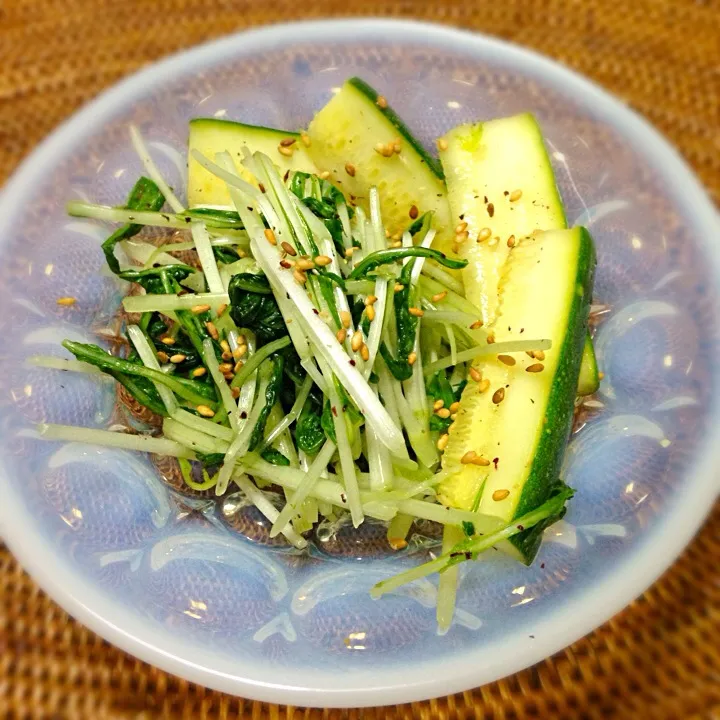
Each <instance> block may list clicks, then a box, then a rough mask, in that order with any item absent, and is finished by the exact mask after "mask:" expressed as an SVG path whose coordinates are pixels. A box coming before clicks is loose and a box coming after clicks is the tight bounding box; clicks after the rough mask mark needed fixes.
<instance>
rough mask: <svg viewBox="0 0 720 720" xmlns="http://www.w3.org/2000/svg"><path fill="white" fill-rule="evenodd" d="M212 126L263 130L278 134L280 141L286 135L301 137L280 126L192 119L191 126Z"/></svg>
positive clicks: (216, 119)
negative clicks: (272, 126)
mask: <svg viewBox="0 0 720 720" xmlns="http://www.w3.org/2000/svg"><path fill="white" fill-rule="evenodd" d="M203 126H207V127H212V128H219V127H226V128H231V127H235V128H238V129H239V130H241V129H242V130H247V131H249V132H256V131H262V132H263V133H265V134H267V135H271V136H272V135H277V139H278V142H280V140H282V139H283V138H286V137H294V138H299V137H300V133H296V132H290V131H288V130H279V129H278V128H271V127H267V126H265V125H250V124H249V123H243V122H239V121H238V120H225V119H224V118H205V117H201V118H193V119H192V120H190V127H191V128H193V127H203Z"/></svg>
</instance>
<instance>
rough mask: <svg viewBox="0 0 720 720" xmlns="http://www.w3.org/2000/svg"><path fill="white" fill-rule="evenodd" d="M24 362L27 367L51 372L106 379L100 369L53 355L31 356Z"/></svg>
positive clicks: (80, 361)
mask: <svg viewBox="0 0 720 720" xmlns="http://www.w3.org/2000/svg"><path fill="white" fill-rule="evenodd" d="M25 362H26V363H27V364H28V365H35V366H36V367H44V368H50V369H52V370H65V371H71V372H80V373H88V374H89V375H98V376H100V377H107V376H106V375H104V374H103V371H102V370H100V368H98V367H95V366H94V365H90V364H89V363H86V362H82V360H67V359H66V358H59V357H55V356H54V355H31V356H30V357H29V358H27V359H26V360H25Z"/></svg>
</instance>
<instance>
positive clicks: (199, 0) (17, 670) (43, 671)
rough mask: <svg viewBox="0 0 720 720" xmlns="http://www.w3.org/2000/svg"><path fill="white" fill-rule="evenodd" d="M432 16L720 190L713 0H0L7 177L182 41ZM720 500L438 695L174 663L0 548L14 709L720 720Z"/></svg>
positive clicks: (34, 713)
mask: <svg viewBox="0 0 720 720" xmlns="http://www.w3.org/2000/svg"><path fill="white" fill-rule="evenodd" d="M349 14H355V15H394V16H404V17H408V16H411V17H419V18H423V19H427V20H433V21H437V22H444V23H450V24H454V25H458V26H461V27H464V28H470V29H477V30H481V31H484V32H487V33H491V34H495V35H499V36H501V37H504V38H507V39H510V40H513V41H515V42H517V43H520V44H523V45H526V46H529V47H532V48H535V49H537V50H539V51H541V52H543V53H545V54H547V55H551V56H553V57H555V58H557V59H559V60H561V61H562V62H564V63H566V64H568V65H569V66H571V67H573V68H575V69H576V70H579V71H580V72H582V73H585V74H586V75H588V76H590V77H592V78H594V79H595V80H596V81H597V82H599V83H600V84H602V85H604V86H605V87H607V88H608V89H610V90H611V91H613V92H614V93H616V94H617V95H619V96H620V97H622V98H623V99H625V100H626V101H627V102H629V103H630V105H632V106H633V107H634V108H636V109H637V110H639V111H640V112H641V113H643V114H644V115H646V116H647V117H648V118H649V119H650V120H651V121H652V122H653V123H654V124H655V125H656V126H657V127H658V128H659V129H660V130H661V131H662V132H664V133H665V134H666V135H667V136H669V137H670V139H671V140H672V141H673V142H674V143H675V144H676V145H677V147H678V148H679V149H680V151H681V152H682V153H683V154H684V156H685V157H686V158H687V159H688V160H689V162H690V163H691V164H692V165H693V167H694V168H695V170H696V172H697V173H698V174H699V175H700V177H701V179H702V180H703V181H704V182H705V184H706V185H707V186H708V188H709V190H710V192H711V193H712V195H713V197H714V198H715V200H716V201H720V3H718V2H716V1H715V0H693V1H691V0H640V1H639V2H633V1H632V0H620V1H619V2H609V1H607V0H502V2H499V3H490V2H487V0H475V2H472V0H446V2H444V3H443V2H441V0H435V1H433V2H425V1H422V2H412V1H411V0H385V1H382V0H314V1H313V2H312V3H297V2H290V0H251V1H249V2H240V1H239V0H232V1H231V0H227V1H224V2H217V3H214V2H210V1H209V0H157V1H156V2H153V0H151V1H150V2H148V1H147V0H144V1H141V0H0V182H2V181H3V180H5V178H6V177H7V176H8V175H9V174H10V173H11V172H12V170H13V168H14V167H15V166H16V165H17V163H18V162H19V161H20V160H21V159H22V157H23V156H24V155H25V154H26V153H27V152H28V151H29V150H31V149H32V147H33V146H34V145H35V144H36V143H37V142H38V140H40V139H41V138H42V137H43V136H45V135H46V134H47V133H48V132H50V131H51V130H52V128H53V127H54V126H55V125H57V124H58V123H59V122H60V121H61V120H62V119H64V118H65V117H66V116H68V115H70V114H71V113H72V112H73V111H74V110H75V109H76V108H77V107H78V106H79V105H81V104H82V103H84V102H85V101H87V100H89V99H90V98H92V97H93V96H94V95H96V94H97V93H98V92H99V91H100V90H101V89H103V88H104V87H106V86H107V85H109V84H111V83H113V82H115V81H116V80H117V79H119V78H120V77H122V76H124V75H126V74H128V73H130V72H133V71H134V70H136V69H138V68H140V67H141V66H143V65H145V64H147V63H149V62H152V61H153V60H155V59H157V58H159V57H161V56H163V55H165V54H167V53H170V52H174V51H177V50H179V49H181V48H184V47H187V46H190V45H193V44H196V43H198V42H202V41H204V40H207V39H210V38H212V37H215V36H218V35H222V34H226V33H228V32H231V31H234V30H237V29H240V28H244V27H249V26H254V25H259V24H262V23H266V22H271V21H272V22H276V21H280V20H291V19H295V18H301V17H302V18H309V17H324V16H331V15H349ZM719 526H720V507H719V508H716V510H715V512H714V513H713V515H712V517H711V518H710V521H709V522H708V523H707V524H706V526H705V529H704V530H703V531H702V533H701V534H700V535H699V537H698V538H697V539H696V540H695V542H694V543H693V544H692V545H691V546H690V548H689V549H688V550H687V551H686V552H685V553H684V555H683V557H682V558H681V560H680V561H679V562H677V563H676V564H675V565H674V567H673V568H672V569H671V570H670V571H669V572H668V573H666V575H665V576H664V577H663V579H662V580H661V581H660V582H658V583H657V584H656V585H655V586H654V587H653V588H652V589H651V590H649V591H648V592H647V593H646V594H645V595H644V596H643V597H642V598H641V599H640V600H638V601H636V602H635V603H633V605H632V606H630V607H629V608H628V609H627V610H625V611H624V612H623V613H621V614H620V615H618V616H617V617H616V618H615V619H614V620H612V621H611V622H609V623H607V624H606V625H605V626H603V627H602V628H600V629H599V630H597V631H596V632H594V633H593V634H592V635H590V636H589V637H587V638H585V639H583V640H581V641H580V642H578V643H576V644H575V645H573V646H572V647H571V648H568V649H567V650H565V651H564V652H562V653H559V654H558V655H556V656H555V657H553V658H550V659H548V660H546V661H544V662H543V663H541V664H539V665H537V666H536V667H534V668H531V669H529V670H526V671H524V672H521V673H519V674H517V675H515V676H513V677H511V678H508V679H506V680H503V681H500V682H498V683H494V684H492V685H488V686H486V687H484V688H481V689H478V690H475V691H472V692H466V693H463V694H461V695H455V696H451V697H448V698H443V699H439V700H435V701H431V702H427V703H416V704H412V705H405V706H401V707H398V708H378V709H367V710H350V711H339V710H327V711H321V710H317V711H316V710H304V709H297V708H286V707H277V706H270V705H266V704H262V703H253V702H249V701H244V700H241V699H237V698H232V697H228V696H225V695H222V694H220V693H216V692H212V691H209V690H206V689H205V688H202V687H199V686H196V685H192V684H191V683H187V682H185V681H183V680H179V679H177V678H175V677H172V676H170V675H167V674H165V673H163V672H161V671H159V670H156V669H155V668H152V667H150V666H148V665H146V664H144V663H141V662H139V661H137V660H134V659H133V658H132V657H130V656H128V655H126V654H125V653H123V652H121V651H119V650H117V649H115V648H113V647H111V646H110V645H108V644H107V643H106V642H104V641H103V640H101V639H100V638H98V637H97V636H95V635H94V634H92V633H91V632H89V631H88V630H86V629H85V628H83V627H82V626H80V625H79V624H77V623H76V622H74V621H73V620H71V619H70V618H69V617H68V616H67V615H66V614H65V613H64V612H63V611H62V610H60V608H58V607H57V606H56V605H55V604H54V603H53V602H52V600H50V599H49V598H48V597H47V596H46V595H44V594H43V593H42V592H41V591H40V590H39V589H38V588H37V586H36V585H35V584H34V583H33V582H32V581H31V580H30V579H29V578H28V577H27V575H25V573H24V572H23V571H22V570H21V569H20V568H19V567H18V565H17V563H16V562H15V561H14V560H13V558H12V557H11V556H10V554H9V553H8V551H7V550H4V549H1V546H0V608H1V610H0V718H18V719H19V718H73V719H74V718H93V719H97V720H100V719H102V718H113V719H115V718H122V719H123V720H124V719H126V718H137V719H143V720H144V719H146V718H160V717H167V718H187V719H190V718H192V719H195V718H198V719H200V720H206V719H209V718H223V719H226V718H227V719H230V718H252V720H266V719H267V720H281V719H282V720H300V719H301V718H304V719H305V720H308V719H309V718H313V719H314V718H326V719H328V720H330V719H332V720H340V718H353V719H356V720H360V719H361V718H363V719H370V718H372V719H373V720H376V719H379V718H390V719H395V718H398V719H400V718H402V719H403V720H410V718H413V719H418V720H429V719H430V718H443V719H448V720H451V719H455V718H458V719H461V718H468V719H469V718H474V719H476V720H481V719H482V720H486V719H487V720H490V719H492V720H526V719H529V718H543V719H548V720H551V719H552V720H555V719H557V720H565V719H570V718H573V719H574V718H621V719H624V718H641V717H642V718H645V717H651V718H653V720H691V719H693V718H698V719H700V718H703V719H706V718H707V719H713V720H718V719H720V532H719V531H718V529H717V528H718V527H719Z"/></svg>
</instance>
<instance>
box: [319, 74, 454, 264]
mask: <svg viewBox="0 0 720 720" xmlns="http://www.w3.org/2000/svg"><path fill="white" fill-rule="evenodd" d="M308 134H309V135H310V139H311V145H310V147H309V148H308V150H309V152H310V156H311V157H312V159H313V161H314V162H315V165H316V166H317V168H318V170H320V171H321V172H322V171H327V172H329V173H330V178H329V179H330V180H331V181H332V182H333V183H334V184H335V185H337V187H339V188H340V189H341V190H342V191H343V193H344V194H345V196H346V197H348V198H350V199H351V200H353V202H356V203H357V204H358V205H360V206H361V207H363V208H364V209H366V210H367V206H368V196H369V193H370V188H371V187H373V186H375V187H377V189H378V192H379V195H380V205H381V211H382V217H383V222H384V224H385V228H386V230H387V231H388V232H389V233H390V234H391V235H393V234H395V233H397V232H402V231H403V230H405V229H406V228H407V227H408V225H410V224H411V223H412V221H413V219H414V218H415V217H417V214H416V213H424V212H429V211H431V212H433V214H434V215H433V227H434V228H435V229H436V230H437V232H438V235H437V237H436V241H435V243H434V247H437V248H438V249H439V250H442V251H444V252H447V251H448V250H449V249H450V246H451V245H452V228H451V222H450V212H449V209H448V204H447V194H446V190H445V183H444V181H443V175H442V169H441V168H440V165H439V163H438V162H437V160H435V159H434V158H432V157H430V156H429V155H428V154H427V152H426V151H425V150H424V149H423V147H422V145H421V144H420V143H419V142H418V141H417V140H416V139H415V138H414V137H413V135H412V133H411V132H410V130H408V128H407V127H406V126H405V124H404V123H403V122H402V120H400V118H399V117H398V116H397V115H396V114H395V113H394V112H393V110H392V109H391V108H390V107H389V106H388V105H387V102H386V101H385V100H384V98H382V97H381V96H379V95H378V94H377V92H376V91H375V90H373V89H372V88H371V87H370V86H369V85H368V84H367V83H365V82H364V81H363V80H360V79H359V78H351V79H350V80H348V81H347V82H346V83H345V84H344V85H343V86H342V88H341V90H340V92H338V93H337V94H336V95H335V96H334V97H333V98H332V99H331V100H330V102H328V103H327V105H325V107H324V108H322V110H320V111H319V112H318V113H317V114H316V115H315V117H314V119H313V121H312V122H311V123H310V126H309V127H308ZM396 141H397V148H396V149H395V150H393V148H394V147H395V143H396ZM398 149H399V152H397V150H398ZM413 207H414V208H415V209H413Z"/></svg>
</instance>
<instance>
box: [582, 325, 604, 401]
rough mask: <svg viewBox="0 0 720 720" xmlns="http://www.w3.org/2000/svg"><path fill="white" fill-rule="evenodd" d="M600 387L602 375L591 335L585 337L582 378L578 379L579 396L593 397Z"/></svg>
mask: <svg viewBox="0 0 720 720" xmlns="http://www.w3.org/2000/svg"><path fill="white" fill-rule="evenodd" d="M599 387H600V373H599V372H598V366H597V358H596V357H595V347H594V346H593V341H592V338H591V337H590V333H588V334H587V335H586V336H585V347H584V349H583V358H582V363H581V365H580V378H579V379H578V395H592V394H593V393H596V392H597V391H598V388H599Z"/></svg>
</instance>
